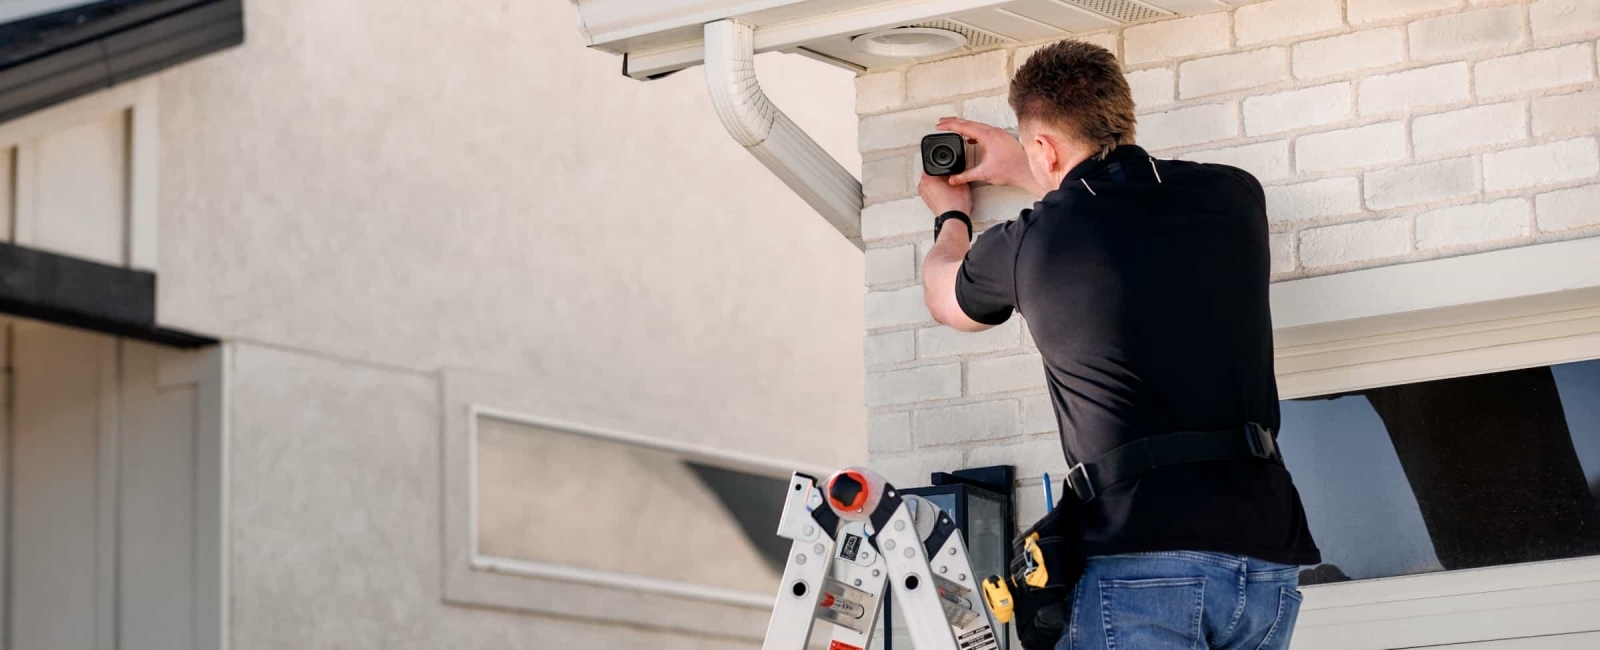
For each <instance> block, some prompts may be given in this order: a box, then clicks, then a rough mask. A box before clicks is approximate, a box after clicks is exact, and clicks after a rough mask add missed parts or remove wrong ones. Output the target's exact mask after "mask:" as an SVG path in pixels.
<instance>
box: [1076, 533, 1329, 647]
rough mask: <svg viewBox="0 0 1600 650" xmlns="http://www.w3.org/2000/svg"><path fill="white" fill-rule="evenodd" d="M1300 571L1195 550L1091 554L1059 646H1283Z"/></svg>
mask: <svg viewBox="0 0 1600 650" xmlns="http://www.w3.org/2000/svg"><path fill="white" fill-rule="evenodd" d="M1299 571H1300V570H1299V569H1298V568H1297V567H1292V566H1284V565H1282V564H1273V563H1271V562H1263V561H1261V560H1257V559H1254V558H1248V557H1244V556H1242V555H1225V554H1221V553H1201V552H1196V551H1166V552H1160V553H1132V554H1128V555H1102V556H1096V557H1091V558H1089V561H1088V563H1087V566H1085V567H1084V573H1083V579H1082V580H1080V581H1079V582H1078V588H1077V590H1076V593H1075V594H1074V596H1073V603H1072V618H1071V621H1070V622H1069V623H1068V625H1067V627H1066V630H1065V631H1064V633H1063V635H1062V637H1061V641H1060V642H1059V643H1057V644H1056V650H1118V649H1119V648H1122V649H1124V650H1168V649H1173V650H1177V649H1180V648H1181V649H1183V650H1204V649H1212V650H1283V649H1284V648H1288V647H1289V637H1290V636H1291V635H1292V634H1293V632H1294V623H1295V618H1296V617H1297V616H1298V615H1299V613H1300V592H1299V591H1298V590H1296V589H1295V587H1296V586H1298V585H1299V582H1300V575H1299Z"/></svg>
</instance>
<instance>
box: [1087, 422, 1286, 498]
mask: <svg viewBox="0 0 1600 650" xmlns="http://www.w3.org/2000/svg"><path fill="white" fill-rule="evenodd" d="M1254 459H1260V460H1266V461H1271V462H1274V463H1282V462H1283V454H1282V453H1280V452H1279V451H1278V443H1277V441H1276V440H1274V439H1273V437H1272V430H1271V429H1267V428H1266V427H1263V426H1261V425H1259V424H1256V423H1254V422H1251V423H1249V424H1246V425H1244V427H1243V428H1242V429H1227V430H1223V431H1179V432H1177V433H1168V434H1163V435H1159V436H1150V437H1148V438H1140V439H1138V440H1135V441H1133V442H1130V443H1128V444H1126V445H1123V446H1121V447H1117V448H1116V449H1113V450H1111V451H1108V452H1106V453H1105V454H1104V455H1102V456H1100V457H1099V458H1096V459H1094V461H1093V462H1089V463H1078V465H1077V466H1075V467H1073V468H1072V470H1071V471H1069V472H1067V480H1066V483H1067V485H1068V486H1069V487H1071V488H1072V491H1073V492H1076V493H1077V494H1078V498H1079V499H1081V500H1083V501H1090V500H1093V499H1094V498H1095V497H1097V496H1099V495H1100V492H1101V491H1102V490H1104V489H1106V488H1107V487H1110V486H1111V485H1114V484H1117V483H1121V482H1123V481H1126V480H1129V479H1132V478H1134V477H1137V476H1139V475H1141V474H1144V473H1146V472H1149V471H1151V470H1155V469H1160V468H1162V467H1170V466H1172V465H1183V464H1187V463H1203V462H1212V461H1229V460H1254Z"/></svg>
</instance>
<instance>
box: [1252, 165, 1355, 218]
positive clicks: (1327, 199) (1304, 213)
mask: <svg viewBox="0 0 1600 650" xmlns="http://www.w3.org/2000/svg"><path fill="white" fill-rule="evenodd" d="M1266 194H1267V218H1268V219H1271V220H1272V221H1279V222H1284V221H1305V220H1309V219H1316V218H1319V217H1334V216H1339V215H1347V214H1356V213H1358V212H1360V211H1361V181H1360V180H1359V179H1357V178H1355V177H1354V176H1350V177H1343V178H1325V179H1322V180H1319V181H1311V182H1309V183H1296V184H1294V185H1278V186H1274V187H1268V188H1266Z"/></svg>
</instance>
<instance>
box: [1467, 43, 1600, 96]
mask: <svg viewBox="0 0 1600 650" xmlns="http://www.w3.org/2000/svg"><path fill="white" fill-rule="evenodd" d="M1472 74H1473V77H1474V80H1475V81H1476V82H1477V84H1478V96H1479V97H1482V98H1490V97H1496V96H1499V95H1510V94H1513V93H1521V92H1526V91H1529V90H1539V89H1543V88H1554V87H1556V86H1570V85H1572V84H1579V83H1583V82H1586V81H1591V80H1593V79H1594V46H1593V45H1591V44H1589V43H1579V44H1577V45H1568V46H1566V47H1557V48H1552V49H1548V50H1540V51H1538V52H1528V53H1526V54H1514V55H1511V56H1503V57H1500V58H1497V59H1490V60H1488V61H1483V62H1480V63H1478V65H1477V66H1476V67H1474V68H1473V70H1472Z"/></svg>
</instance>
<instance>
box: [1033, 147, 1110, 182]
mask: <svg viewBox="0 0 1600 650" xmlns="http://www.w3.org/2000/svg"><path fill="white" fill-rule="evenodd" d="M1061 153H1062V158H1061V164H1060V166H1059V167H1057V169H1056V170H1055V173H1053V174H1051V175H1050V180H1052V181H1054V185H1053V186H1051V187H1049V188H1046V189H1047V190H1053V189H1055V188H1057V187H1061V183H1062V182H1064V181H1066V179H1067V175H1069V174H1071V173H1072V170H1074V169H1077V168H1078V165H1081V164H1083V163H1084V162H1085V161H1087V160H1089V159H1090V158H1093V157H1095V156H1097V155H1099V154H1100V150H1099V149H1096V148H1093V147H1089V146H1074V147H1071V148H1067V149H1064V150H1063V151H1062V152H1061Z"/></svg>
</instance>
